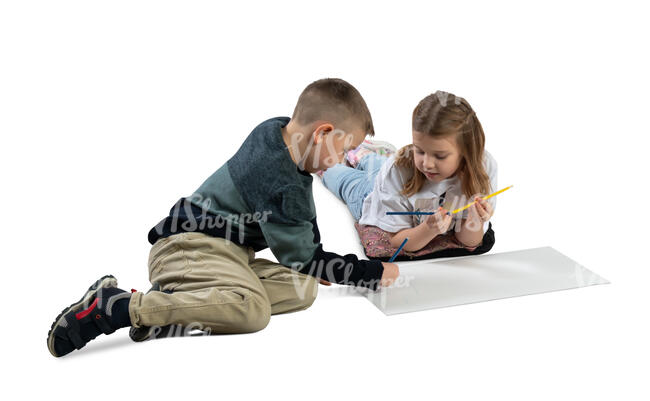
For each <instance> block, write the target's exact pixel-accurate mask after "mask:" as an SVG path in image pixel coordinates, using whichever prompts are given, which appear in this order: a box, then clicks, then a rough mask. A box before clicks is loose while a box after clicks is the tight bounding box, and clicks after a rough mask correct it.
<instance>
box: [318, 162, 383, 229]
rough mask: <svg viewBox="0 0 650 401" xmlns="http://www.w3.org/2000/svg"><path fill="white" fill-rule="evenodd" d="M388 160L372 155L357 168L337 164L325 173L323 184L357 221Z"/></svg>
mask: <svg viewBox="0 0 650 401" xmlns="http://www.w3.org/2000/svg"><path fill="white" fill-rule="evenodd" d="M386 160H388V158H387V157H386V156H380V155H378V154H376V153H370V154H368V155H366V156H364V157H363V158H362V159H361V161H360V162H359V164H357V167H356V168H352V167H348V166H346V165H343V164H337V165H336V166H334V167H330V168H329V169H327V170H325V172H324V173H323V184H324V185H325V187H327V189H329V190H330V191H332V193H334V195H336V197H337V198H339V199H340V200H342V201H343V202H344V203H345V204H346V205H347V206H348V209H350V213H352V217H354V220H355V221H359V219H360V218H361V212H362V210H363V200H364V199H366V196H368V194H369V193H370V192H372V190H373V188H374V186H375V177H376V176H377V173H379V169H381V166H382V165H383V164H384V162H385V161H386Z"/></svg>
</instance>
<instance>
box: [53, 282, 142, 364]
mask: <svg viewBox="0 0 650 401" xmlns="http://www.w3.org/2000/svg"><path fill="white" fill-rule="evenodd" d="M130 297H131V293H130V292H126V291H124V290H121V289H119V288H117V279H116V278H115V277H113V276H111V275H108V276H104V277H102V278H100V279H99V280H97V281H96V282H95V283H93V285H91V286H90V287H89V288H88V290H87V291H86V293H85V294H84V295H83V296H82V297H81V299H80V300H79V301H78V302H76V303H73V304H72V305H70V306H68V307H67V308H65V309H64V310H63V311H62V312H61V313H60V314H59V316H57V317H56V319H55V320H54V323H52V327H51V328H50V331H49V332H48V334H47V348H48V350H49V351H50V353H51V354H52V355H54V356H55V357H60V356H63V355H66V354H69V353H70V352H72V351H74V350H75V349H81V348H83V347H84V346H85V345H86V344H87V343H88V342H89V341H91V340H93V339H94V338H95V337H97V336H98V335H100V334H102V333H104V334H111V333H113V332H115V330H117V329H119V328H121V327H126V326H128V325H130V320H129V317H128V301H129V300H130Z"/></svg>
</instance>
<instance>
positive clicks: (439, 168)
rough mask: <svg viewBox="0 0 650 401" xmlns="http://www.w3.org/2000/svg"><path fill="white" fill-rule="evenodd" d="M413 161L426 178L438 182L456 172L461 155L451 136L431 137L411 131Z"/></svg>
mask: <svg viewBox="0 0 650 401" xmlns="http://www.w3.org/2000/svg"><path fill="white" fill-rule="evenodd" d="M413 161H414V162H415V167H416V168H417V169H418V170H420V171H421V172H422V174H424V176H425V177H426V178H427V180H429V181H434V182H440V181H442V180H444V179H447V178H449V177H452V176H453V175H454V174H455V173H456V170H457V169H458V166H459V165H460V161H461V155H460V151H459V149H458V146H457V145H456V139H455V138H454V137H453V136H446V137H443V138H433V137H431V136H429V135H426V134H423V133H421V132H418V131H413Z"/></svg>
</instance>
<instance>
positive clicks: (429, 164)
mask: <svg viewBox="0 0 650 401" xmlns="http://www.w3.org/2000/svg"><path fill="white" fill-rule="evenodd" d="M422 164H423V165H424V169H425V170H427V171H431V170H435V168H436V163H435V160H433V158H432V157H427V156H424V162H423V163H422Z"/></svg>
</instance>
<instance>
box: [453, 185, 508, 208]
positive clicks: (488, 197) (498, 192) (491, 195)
mask: <svg viewBox="0 0 650 401" xmlns="http://www.w3.org/2000/svg"><path fill="white" fill-rule="evenodd" d="M512 187H514V185H510V186H509V187H506V188H503V189H501V190H499V191H496V192H495V193H493V194H490V195H488V196H486V197H484V198H481V199H483V200H486V199H490V198H491V197H493V196H497V195H499V194H500V193H501V192H503V191H507V190H508V189H510V188H512ZM475 203H476V201H474V202H472V203H470V204H469V205H465V206H463V207H461V208H460V209H456V210H454V211H453V212H451V213H450V214H454V213H458V212H462V211H463V210H465V209H467V208H468V207H470V206H472V205H473V204H475Z"/></svg>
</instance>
